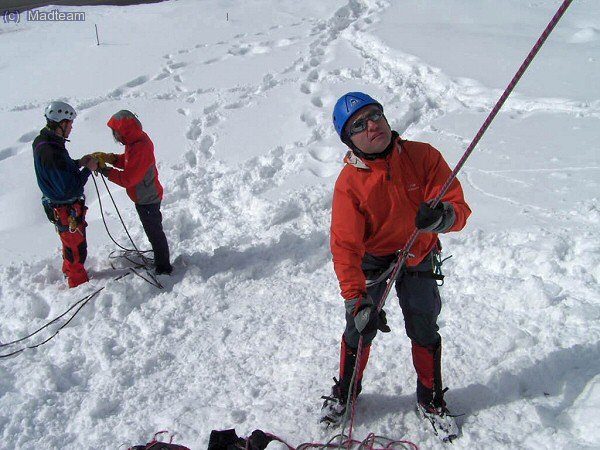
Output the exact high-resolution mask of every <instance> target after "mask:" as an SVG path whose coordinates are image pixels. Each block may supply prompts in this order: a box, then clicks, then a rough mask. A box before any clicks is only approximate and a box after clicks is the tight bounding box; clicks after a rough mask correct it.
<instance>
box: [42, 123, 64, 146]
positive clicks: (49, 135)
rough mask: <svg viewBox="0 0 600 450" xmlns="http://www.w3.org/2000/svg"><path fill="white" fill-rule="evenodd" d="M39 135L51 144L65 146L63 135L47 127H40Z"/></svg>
mask: <svg viewBox="0 0 600 450" xmlns="http://www.w3.org/2000/svg"><path fill="white" fill-rule="evenodd" d="M40 136H43V138H44V139H45V140H46V141H48V142H51V143H53V144H58V145H60V146H61V147H64V146H65V142H66V139H65V138H64V137H62V136H59V135H58V134H56V133H55V132H54V131H52V130H51V129H50V128H48V127H44V128H42V130H41V131H40Z"/></svg>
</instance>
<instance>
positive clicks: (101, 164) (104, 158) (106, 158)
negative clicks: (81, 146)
mask: <svg viewBox="0 0 600 450" xmlns="http://www.w3.org/2000/svg"><path fill="white" fill-rule="evenodd" d="M91 156H92V158H94V159H95V160H96V161H98V168H99V169H104V168H106V163H108V164H110V165H111V166H114V165H115V163H116V162H117V155H115V154H114V153H104V152H95V153H92V155H91Z"/></svg>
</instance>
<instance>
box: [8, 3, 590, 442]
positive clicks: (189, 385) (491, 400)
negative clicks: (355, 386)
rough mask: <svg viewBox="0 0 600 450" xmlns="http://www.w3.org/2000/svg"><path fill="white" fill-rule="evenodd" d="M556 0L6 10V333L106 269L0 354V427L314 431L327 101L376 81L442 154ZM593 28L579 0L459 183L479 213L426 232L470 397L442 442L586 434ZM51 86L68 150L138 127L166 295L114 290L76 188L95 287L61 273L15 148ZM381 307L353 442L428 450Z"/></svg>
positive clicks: (327, 327) (79, 433) (132, 287)
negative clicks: (125, 115)
mask: <svg viewBox="0 0 600 450" xmlns="http://www.w3.org/2000/svg"><path fill="white" fill-rule="evenodd" d="M559 4H560V2H558V1H534V0H532V1H528V2H523V1H519V0H506V1H504V2H495V1H492V0H481V1H478V2H475V3H474V2H468V1H466V0H447V1H444V2H436V1H433V0H405V1H403V2H392V1H388V0H338V1H329V2H320V1H316V0H307V1H304V2H295V1H289V0H281V1H276V2H275V1H268V0H252V1H248V2H233V1H231V0H228V1H217V0H203V1H197V0H196V1H193V0H177V1H170V2H164V3H158V4H152V5H137V6H128V7H109V6H102V7H81V8H78V9H77V10H81V11H85V12H86V21H85V22H81V23H31V22H30V23H28V22H26V21H22V22H21V23H19V24H14V23H8V24H6V23H3V22H0V51H1V52H2V55H3V58H2V61H1V62H0V84H1V85H2V86H4V87H5V89H4V90H3V96H2V100H1V102H0V120H1V122H2V123H3V124H5V127H4V132H3V133H2V134H1V135H0V179H1V180H2V185H3V188H2V191H0V208H1V209H2V211H4V215H3V219H2V221H0V246H1V247H2V249H3V252H2V254H1V256H0V317H2V320H1V321H0V341H1V342H8V341H12V340H13V339H16V338H19V337H22V336H24V335H26V334H28V333H29V332H31V331H33V330H35V329H37V328H39V327H40V326H42V325H44V324H45V323H47V322H48V321H49V320H51V319H52V318H54V317H55V316H57V315H58V314H60V313H62V312H63V311H64V310H66V309H67V308H68V307H69V306H70V305H72V304H73V303H74V302H76V301H77V300H78V299H80V298H83V297H84V296H85V295H87V294H89V293H91V292H93V291H95V290H97V289H99V288H101V287H104V289H103V290H102V291H101V292H100V294H99V295H98V296H97V297H95V298H94V299H93V300H91V301H90V302H89V303H88V304H87V305H86V306H85V308H83V309H82V310H81V312H80V313H79V314H78V315H77V316H76V318H75V319H74V320H73V321H72V322H71V323H70V324H69V325H68V326H67V327H66V328H65V329H63V330H62V331H61V332H60V334H59V335H58V336H57V337H55V338H54V339H53V340H51V341H50V342H49V343H47V344H45V345H43V346H41V347H39V348H38V349H36V350H27V351H24V352H23V353H21V354H19V355H17V356H15V357H12V358H8V359H2V360H0V437H1V442H2V445H1V446H2V447H3V448H11V449H13V448H14V449H33V448H49V449H58V448H73V449H75V448H76V449H99V448H119V447H120V448H126V447H127V446H128V445H131V444H136V443H137V444H139V443H142V442H147V441H148V439H149V438H150V437H151V436H152V434H153V433H154V432H155V431H158V430H162V429H168V430H171V431H173V432H176V433H177V436H176V441H177V442H178V443H181V444H184V445H187V446H189V447H190V448H192V449H202V448H205V447H206V446H207V444H208V436H209V434H210V431H211V430H212V429H224V428H236V430H237V431H238V433H239V434H241V435H246V434H250V432H251V431H252V430H254V429H256V428H260V429H263V430H265V431H270V432H272V433H275V434H277V435H279V436H281V437H282V438H284V439H286V440H287V441H288V442H289V443H291V444H293V445H298V444H300V443H302V442H309V441H311V442H312V441H321V442H322V441H325V440H326V439H328V437H330V434H328V433H324V432H322V431H321V430H320V429H319V427H318V426H317V424H316V417H317V413H318V410H319V408H320V396H321V395H323V394H326V393H328V390H329V388H330V385H331V377H333V376H334V375H336V371H337V359H338V345H339V338H340V335H341V333H342V331H343V304H342V301H341V298H340V297H339V293H338V291H339V289H338V286H337V281H336V279H335V275H334V273H333V270H332V264H331V257H330V254H329V249H328V231H329V217H330V208H331V195H332V190H333V183H334V181H335V178H336V176H337V173H338V172H339V170H340V168H341V167H342V161H341V160H342V157H343V154H344V153H345V149H344V148H343V145H342V144H341V143H340V142H339V140H338V139H337V136H336V135H335V132H334V130H333V127H332V126H331V123H330V114H331V110H332V107H333V104H334V103H335V100H336V99H337V98H338V97H339V96H340V95H341V94H342V93H344V92H346V91H349V90H364V91H367V92H369V93H370V94H371V95H373V96H374V97H376V98H378V99H380V100H381V101H382V103H383V104H384V106H385V107H386V115H387V117H388V118H389V120H390V122H391V123H392V125H393V126H394V128H395V129H396V130H398V131H399V132H401V133H402V134H403V136H404V137H405V138H409V139H414V140H423V141H427V142H430V143H432V144H433V145H434V146H436V147H437V148H439V149H440V150H441V151H442V152H443V154H444V155H445V156H446V158H447V160H448V161H449V163H450V164H451V165H454V164H455V163H456V162H457V161H458V160H459V158H460V156H461V155H462V153H463V151H464V149H465V148H466V146H467V145H468V144H469V142H470V141H471V139H472V137H473V136H474V134H475V132H476V131H477V130H478V128H479V126H480V125H481V123H482V122H483V120H484V119H485V117H486V116H487V114H488V112H489V110H490V109H491V107H492V106H493V105H494V103H495V102H496V100H497V99H498V97H499V96H500V94H501V91H502V89H503V88H504V87H505V86H506V84H507V83H508V81H509V80H510V78H511V77H512V75H513V73H514V71H515V70H516V69H517V68H518V66H519V65H520V63H521V61H522V59H523V58H524V56H525V55H526V54H527V52H528V51H529V49H530V48H531V46H532V45H533V43H534V42H535V40H536V39H537V37H538V36H539V34H540V32H541V31H542V30H543V28H544V27H545V25H546V24H547V22H548V21H549V19H550V18H551V16H552V14H553V13H554V11H555V10H556V9H557V8H558V6H559ZM46 9H51V8H50V7H49V8H46ZM72 9H73V8H71V7H70V9H69V10H72ZM94 24H97V25H98V29H99V33H100V40H101V45H100V46H97V45H96V42H95V31H94V26H93V25H94ZM599 30H600V5H599V4H598V3H597V2H593V1H591V0H588V1H585V0H577V1H575V2H573V5H572V6H571V7H570V9H569V10H568V11H567V13H566V15H565V17H564V18H563V20H562V21H561V22H560V24H559V25H558V27H557V29H556V30H555V32H554V33H553V34H552V35H551V37H550V38H549V40H548V42H547V43H546V45H545V46H544V48H543V49H542V51H541V52H540V54H539V56H538V58H537V59H536V60H535V61H534V63H533V65H532V66H531V68H530V70H529V71H528V72H527V73H526V75H525V77H524V78H523V80H522V83H521V84H519V86H518V87H517V90H516V92H515V93H514V94H513V96H511V98H510V99H509V101H508V102H507V104H506V105H505V107H504V109H503V110H502V112H501V113H500V114H499V115H498V117H497V119H496V121H495V122H494V124H493V125H492V127H491V128H490V129H489V131H488V133H487V134H486V135H485V137H484V138H483V140H482V141H481V143H480V144H479V146H478V147H477V149H476V151H475V153H474V154H473V155H472V157H471V159H470V160H469V161H468V163H467V165H466V166H465V168H464V170H463V171H462V172H461V174H460V175H459V179H460V180H461V182H462V184H463V187H464V189H465V193H466V197H467V200H468V201H469V203H470V204H471V207H472V209H473V212H474V213H473V216H472V218H471V220H470V223H469V224H468V226H467V228H466V229H465V230H464V231H463V232H461V233H456V234H451V235H446V236H443V238H442V240H443V244H444V246H445V249H446V255H450V254H452V255H454V257H453V258H452V259H450V260H449V261H448V262H447V263H446V265H445V269H446V273H447V275H448V276H447V281H446V283H445V285H444V287H443V288H442V296H443V299H444V309H443V311H442V315H441V317H440V326H441V334H442V336H443V338H444V373H445V381H446V383H447V384H448V386H449V387H450V388H451V389H450V391H449V392H448V394H447V399H448V401H449V404H450V406H451V408H452V409H453V411H456V412H460V413H464V414H465V415H464V416H463V417H461V418H460V419H459V422H460V423H461V425H462V427H463V436H462V437H461V438H460V439H459V440H458V441H456V442H455V443H454V445H453V448H457V449H463V448H464V449H496V448H498V449H502V448H527V449H546V448H578V449H592V448H599V447H600V432H599V431H598V430H599V429H600V419H599V417H600V415H599V414H598V408H599V406H600V344H599V342H600V325H599V324H600V321H599V319H600V290H599V288H598V287H599V284H598V280H599V279H600V242H599V240H598V236H599V232H600V211H599V207H598V196H599V188H598V187H599V183H600V177H599V170H600V161H599V159H598V154H599V151H598V150H599V145H598V142H597V134H598V133H597V130H598V129H599V119H600V85H599V84H598V83H597V73H598V72H599V70H600V67H599V65H600V62H599V61H600V31H599ZM59 98H60V99H64V100H66V101H68V102H70V103H71V104H73V105H74V106H75V107H76V108H77V109H78V111H79V116H78V119H77V121H76V122H75V127H74V131H73V134H72V142H71V143H70V144H69V147H68V148H69V150H70V152H71V154H72V155H73V156H74V157H77V156H80V155H82V154H84V153H87V152H90V151H97V150H104V151H112V152H118V151H119V147H118V146H116V144H115V143H114V142H113V140H112V137H111V134H110V133H109V132H108V128H106V126H105V124H106V121H107V120H108V118H109V117H110V115H111V114H112V113H114V112H116V111H117V110H119V109H123V108H126V109H131V110H133V111H135V112H137V113H138V114H139V116H140V119H141V121H142V123H143V124H144V127H145V129H146V130H147V131H148V133H149V134H150V136H151V137H152V139H153V140H154V142H155V146H156V153H157V158H158V160H159V161H160V162H159V170H160V175H161V180H162V182H163V184H164V186H165V192H166V195H165V199H164V202H163V208H162V209H163V215H164V225H165V229H166V233H167V237H168V239H169V241H170V243H171V250H172V254H173V257H174V259H175V273H174V275H173V276H172V277H168V278H163V279H161V281H162V282H163V284H164V287H165V288H164V289H163V290H158V289H156V288H155V287H153V286H151V285H149V284H148V283H146V282H144V281H143V280H141V279H140V278H137V277H134V276H132V275H130V276H127V277H125V278H123V279H121V280H118V281H114V278H116V277H117V276H118V275H119V274H121V273H122V272H120V271H114V270H112V269H111V268H110V265H109V261H108V258H107V257H108V254H109V253H110V252H111V251H112V250H114V249H115V246H114V244H113V243H112V242H111V241H110V240H109V238H108V236H107V235H106V232H105V231H104V225H103V223H102V220H101V216H100V208H99V202H98V196H97V194H96V191H95V189H94V185H93V183H92V182H91V181H90V182H89V183H88V185H87V187H86V193H87V195H88V205H89V207H90V210H89V217H88V219H89V223H90V226H89V228H88V236H89V238H88V242H89V259H88V263H87V264H86V265H87V267H88V268H89V271H90V274H91V275H92V280H91V282H90V283H88V284H87V285H84V286H80V287H78V288H76V289H74V290H67V289H66V287H65V285H64V282H63V280H62V274H61V272H60V260H59V253H58V247H59V246H58V238H57V237H56V235H55V233H54V232H53V230H52V228H51V226H50V225H49V224H48V223H47V221H46V219H45V217H44V215H43V213H42V210H41V206H40V204H39V197H40V194H39V191H38V189H37V185H36V183H35V177H34V174H33V167H32V159H31V141H32V140H33V139H34V137H35V136H36V134H37V131H38V130H39V129H40V128H41V127H42V126H43V118H42V111H43V107H44V106H45V104H46V103H47V102H48V101H49V100H51V99H59ZM98 180H99V179H98ZM109 187H110V189H111V192H112V193H113V194H114V196H115V199H116V202H117V205H118V207H119V208H120V210H121V212H122V214H123V216H124V218H125V221H126V223H127V225H128V227H129V229H130V231H131V233H132V236H133V238H134V240H135V241H136V242H137V243H138V245H141V246H142V247H144V246H147V243H146V242H145V237H144V234H143V231H142V229H141V226H140V224H139V221H138V219H137V217H136V213H135V210H134V208H133V205H132V204H131V202H130V201H129V200H128V198H127V197H126V195H125V193H124V191H122V190H120V189H118V187H116V186H115V185H112V184H111V185H109ZM99 189H100V195H101V199H102V203H103V205H104V207H105V208H106V210H107V211H108V226H109V228H110V229H111V232H112V233H113V234H114V235H115V236H117V237H118V240H119V241H120V242H121V243H126V237H125V233H124V232H123V231H122V228H120V224H119V222H118V220H117V217H116V213H115V212H114V210H113V208H112V207H111V206H110V202H109V197H108V194H107V193H106V190H105V188H104V185H103V184H102V183H99ZM386 309H387V311H388V317H389V321H390V324H391V326H392V328H393V332H392V333H390V334H389V335H386V336H385V337H383V336H379V337H378V339H377V340H376V341H375V344H374V346H373V349H372V352H371V355H372V356H371V360H370V363H369V367H368V369H367V371H366V375H365V381H364V390H363V394H361V400H360V403H359V404H358V407H357V419H356V423H355V429H354V434H355V436H356V437H360V438H364V437H366V436H367V434H368V433H369V432H374V433H376V434H378V435H384V436H389V437H393V438H405V439H408V440H411V441H413V442H415V443H416V444H417V445H419V447H420V448H439V447H441V446H442V444H440V443H439V442H438V441H437V439H436V438H435V437H433V436H432V435H431V433H429V432H428V431H427V430H426V429H424V428H423V427H422V425H421V423H419V422H418V420H417V418H416V415H415V413H414V408H413V403H414V388H415V379H414V370H413V368H412V363H411V360H410V346H409V342H408V339H407V338H406V337H405V335H404V332H403V323H402V316H401V314H400V311H399V308H398V307H397V303H396V301H395V300H394V299H393V298H390V299H389V300H388V306H387V308H386ZM47 336H49V334H46V335H44V336H40V337H39V338H37V337H36V338H34V339H33V340H32V343H37V342H39V341H40V340H42V337H47ZM15 347H18V345H17V346H15ZM15 347H10V349H13V348H15ZM0 350H2V353H5V352H6V351H8V348H6V347H0ZM5 350H6V351H5Z"/></svg>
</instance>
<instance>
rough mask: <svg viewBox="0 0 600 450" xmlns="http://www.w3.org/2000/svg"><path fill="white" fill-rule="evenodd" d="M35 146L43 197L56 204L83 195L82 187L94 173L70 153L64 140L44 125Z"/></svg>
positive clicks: (36, 170)
mask: <svg viewBox="0 0 600 450" xmlns="http://www.w3.org/2000/svg"><path fill="white" fill-rule="evenodd" d="M32 146H33V164H34V167H35V176H36V178H37V182H38V186H39V187H40V189H41V191H42V194H44V197H45V198H47V199H48V200H49V201H50V202H51V203H57V204H60V203H72V202H74V201H75V200H77V199H78V198H81V197H83V186H84V185H85V183H86V181H87V179H88V177H89V176H90V174H91V172H90V170H89V169H87V168H83V169H80V168H79V161H78V160H74V159H72V158H71V157H70V156H69V152H68V151H67V149H66V148H65V139H64V138H63V137H61V136H58V135H57V134H55V133H54V132H53V131H52V130H50V129H49V128H43V129H42V130H41V131H40V135H39V136H38V137H36V138H35V140H34V141H33V144H32Z"/></svg>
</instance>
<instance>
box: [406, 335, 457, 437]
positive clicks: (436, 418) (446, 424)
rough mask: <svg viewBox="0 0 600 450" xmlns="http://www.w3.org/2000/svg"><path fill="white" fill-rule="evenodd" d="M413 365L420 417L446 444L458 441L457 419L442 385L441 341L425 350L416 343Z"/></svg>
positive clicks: (413, 344)
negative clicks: (449, 405)
mask: <svg viewBox="0 0 600 450" xmlns="http://www.w3.org/2000/svg"><path fill="white" fill-rule="evenodd" d="M412 355H413V363H414V366H415V369H416V371H417V377H418V378H417V414H418V415H419V417H421V418H422V419H425V420H426V421H427V422H429V424H431V427H432V428H433V432H434V433H435V434H436V435H437V436H438V437H439V438H440V439H441V440H442V441H444V442H452V440H453V439H455V438H457V437H458V434H459V429H458V425H457V424H456V421H455V420H454V416H453V415H451V414H450V412H449V411H448V408H447V407H446V402H445V401H444V393H445V392H446V390H447V388H446V389H444V388H443V384H442V341H441V338H440V339H439V340H438V342H437V344H436V345H434V346H430V347H423V346H420V345H418V344H417V343H415V342H414V341H413V343H412Z"/></svg>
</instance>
